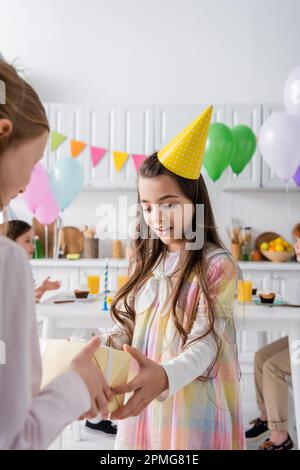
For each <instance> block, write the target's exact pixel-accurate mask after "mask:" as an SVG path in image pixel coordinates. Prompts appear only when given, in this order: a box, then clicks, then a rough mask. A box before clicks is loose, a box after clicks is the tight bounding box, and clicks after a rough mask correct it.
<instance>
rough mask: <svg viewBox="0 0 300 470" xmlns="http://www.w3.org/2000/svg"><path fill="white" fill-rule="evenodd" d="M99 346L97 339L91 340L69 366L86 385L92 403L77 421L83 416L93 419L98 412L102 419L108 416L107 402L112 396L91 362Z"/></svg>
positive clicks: (100, 374)
mask: <svg viewBox="0 0 300 470" xmlns="http://www.w3.org/2000/svg"><path fill="white" fill-rule="evenodd" d="M99 346H100V338H99V337H95V338H93V339H91V340H90V341H89V342H88V343H87V345H86V346H85V348H84V349H83V350H82V351H81V352H80V353H79V354H77V356H76V357H75V358H74V359H73V361H72V362H71V364H70V369H73V370H75V371H76V372H77V373H78V374H79V375H80V377H81V378H82V380H83V381H84V382H85V383H86V385H87V387H88V389H89V392H90V396H91V402H92V406H91V409H90V410H88V411H87V413H86V414H84V415H82V416H81V417H80V418H79V419H82V418H83V417H84V416H85V417H88V418H95V417H96V416H97V414H98V411H99V412H100V413H101V414H102V416H103V417H104V418H106V417H107V416H108V410H107V402H110V401H112V399H113V394H112V392H111V390H110V388H109V386H108V384H107V382H106V380H105V378H104V375H103V374H102V372H101V370H100V369H99V368H98V367H97V366H96V365H95V364H94V363H93V362H92V359H93V355H94V353H95V351H96V350H97V349H98V348H99Z"/></svg>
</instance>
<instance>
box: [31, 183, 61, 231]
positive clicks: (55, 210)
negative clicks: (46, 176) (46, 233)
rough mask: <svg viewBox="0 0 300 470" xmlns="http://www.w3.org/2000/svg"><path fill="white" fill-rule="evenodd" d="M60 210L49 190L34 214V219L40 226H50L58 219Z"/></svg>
mask: <svg viewBox="0 0 300 470" xmlns="http://www.w3.org/2000/svg"><path fill="white" fill-rule="evenodd" d="M59 212H60V209H59V207H58V205H57V202H56V200H55V199H54V196H53V194H52V192H51V191H50V189H49V190H48V191H47V193H46V195H45V196H44V199H43V201H42V203H41V204H40V205H39V207H38V208H37V210H36V212H35V217H36V219H37V220H38V221H39V222H40V224H42V225H50V224H52V223H53V222H54V221H55V220H56V219H57V217H58V215H59Z"/></svg>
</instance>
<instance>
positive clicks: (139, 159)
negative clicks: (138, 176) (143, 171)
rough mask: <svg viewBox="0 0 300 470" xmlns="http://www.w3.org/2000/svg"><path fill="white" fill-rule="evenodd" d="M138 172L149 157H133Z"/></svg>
mask: <svg viewBox="0 0 300 470" xmlns="http://www.w3.org/2000/svg"><path fill="white" fill-rule="evenodd" d="M131 156H132V159H133V163H134V166H135V169H136V171H139V169H140V167H141V164H142V163H143V161H144V160H145V158H147V155H131Z"/></svg>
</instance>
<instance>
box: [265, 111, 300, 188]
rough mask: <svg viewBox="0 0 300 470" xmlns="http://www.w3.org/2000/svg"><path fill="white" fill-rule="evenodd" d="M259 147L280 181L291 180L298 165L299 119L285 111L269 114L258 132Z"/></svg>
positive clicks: (299, 159) (299, 148) (299, 154)
mask: <svg viewBox="0 0 300 470" xmlns="http://www.w3.org/2000/svg"><path fill="white" fill-rule="evenodd" d="M259 147H260V151H261V153H262V156H263V158H264V160H265V162H266V163H267V164H268V165H269V167H270V168H272V169H273V170H274V172H275V174H276V175H277V176H278V177H279V178H280V179H283V180H285V181H288V180H290V179H291V178H293V176H294V174H295V173H296V171H297V168H298V166H299V165H300V118H299V117H297V116H294V115H292V114H289V113H287V112H285V111H281V112H278V113H273V114H271V116H269V117H268V118H267V119H266V121H265V122H264V123H263V126H262V128H261V130H260V134H259Z"/></svg>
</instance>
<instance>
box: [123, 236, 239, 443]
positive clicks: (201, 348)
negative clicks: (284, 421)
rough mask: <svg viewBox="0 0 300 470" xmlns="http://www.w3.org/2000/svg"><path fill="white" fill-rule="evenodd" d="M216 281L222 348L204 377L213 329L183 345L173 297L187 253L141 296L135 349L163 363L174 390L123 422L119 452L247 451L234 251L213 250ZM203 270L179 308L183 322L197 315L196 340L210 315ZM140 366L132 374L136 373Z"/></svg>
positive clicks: (172, 259) (166, 265) (175, 257)
mask: <svg viewBox="0 0 300 470" xmlns="http://www.w3.org/2000/svg"><path fill="white" fill-rule="evenodd" d="M206 252H207V257H208V261H209V269H208V278H209V283H210V288H211V292H212V294H213V295H214V299H215V300H214V302H215V315H216V318H215V328H216V330H217V332H218V335H219V336H220V337H221V342H222V352H221V355H220V357H219V359H218V362H217V364H216V366H215V368H214V372H213V378H212V379H210V380H209V381H207V382H202V381H200V380H198V377H199V376H200V375H202V374H203V373H205V371H206V370H207V368H208V367H209V366H210V364H211V363H212V360H213V359H214V357H215V352H216V346H215V341H214V339H213V337H212V335H211V334H209V335H208V336H206V337H205V338H203V339H202V340H200V341H198V342H196V343H193V344H192V345H191V346H189V347H188V348H187V349H185V350H182V341H181V338H180V336H179V334H178V333H177V330H176V328H175V324H174V321H173V317H172V313H171V308H170V302H169V299H168V295H169V294H170V290H171V289H172V285H173V281H174V276H175V275H176V271H177V268H178V264H179V254H178V253H169V254H168V255H167V257H166V259H165V260H164V261H163V262H161V263H160V265H158V266H157V267H156V268H155V269H154V270H153V273H152V275H151V277H150V278H149V280H148V281H147V283H146V284H145V285H144V286H143V288H142V289H141V291H140V292H139V294H138V295H137V298H136V300H135V309H136V313H137V316H136V325H135V332H134V337H133V346H134V347H136V348H138V349H139V350H141V351H142V352H143V353H144V354H145V355H146V356H147V357H149V358H150V359H152V360H154V361H156V362H159V363H161V365H162V366H163V367H164V369H165V371H166V373H167V375H168V379H169V390H167V391H166V392H164V393H163V394H162V395H161V396H160V397H158V399H156V400H154V401H153V402H152V403H151V404H150V405H149V406H148V407H147V408H146V409H145V410H144V411H143V412H142V413H141V414H140V415H139V416H137V417H131V418H128V419H126V420H124V421H120V422H119V425H118V434H117V439H116V449H147V450H161V449H169V450H183V449H187V450H193V449H195V450H202V449H244V447H245V443H244V428H243V423H242V413H241V401H240V390H239V367H238V363H237V358H236V342H235V334H234V328H233V319H232V317H233V305H234V298H235V289H236V278H237V271H236V266H235V264H234V262H233V261H232V259H231V257H230V255H229V253H228V252H226V251H224V250H221V249H218V248H216V247H214V246H213V245H207V247H206ZM198 289H199V284H198V282H197V279H196V277H195V275H193V274H192V275H191V276H190V278H189V279H187V280H186V282H185V286H184V295H183V297H182V299H179V306H178V307H177V313H178V315H179V316H180V318H181V321H182V323H183V324H185V323H186V321H187V319H188V318H189V316H190V315H192V314H193V313H195V308H197V316H196V319H195V322H194V326H193V328H192V330H191V332H190V334H189V337H188V341H192V340H193V339H195V338H198V337H199V336H200V335H201V334H203V332H205V331H206V329H207V313H206V310H205V306H204V303H203V298H202V297H201V294H200V300H199V302H198V304H197V305H196V306H195V299H197V294H198V293H199V292H198ZM136 372H137V370H136V366H135V365H134V364H133V365H132V370H131V374H130V375H131V377H132V376H134V375H135V374H136Z"/></svg>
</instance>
